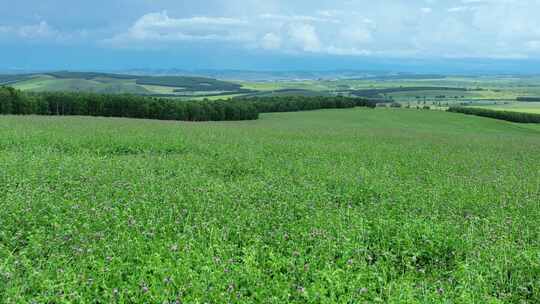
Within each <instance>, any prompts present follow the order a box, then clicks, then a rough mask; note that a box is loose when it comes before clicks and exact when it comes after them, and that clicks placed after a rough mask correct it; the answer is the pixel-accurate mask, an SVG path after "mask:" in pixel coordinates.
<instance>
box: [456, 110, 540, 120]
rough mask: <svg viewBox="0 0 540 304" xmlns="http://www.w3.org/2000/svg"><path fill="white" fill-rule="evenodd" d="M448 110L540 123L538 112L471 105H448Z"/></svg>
mask: <svg viewBox="0 0 540 304" xmlns="http://www.w3.org/2000/svg"><path fill="white" fill-rule="evenodd" d="M448 111H449V112H453V113H463V114H468V115H476V116H482V117H489V118H495V119H500V120H506V121H511V122H518V123H540V114H534V113H521V112H511V111H498V110H490V109H482V108H471V107H459V106H455V107H450V108H449V109H448Z"/></svg>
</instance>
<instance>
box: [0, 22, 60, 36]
mask: <svg viewBox="0 0 540 304" xmlns="http://www.w3.org/2000/svg"><path fill="white" fill-rule="evenodd" d="M0 34H1V35H3V36H8V38H9V37H11V38H16V39H23V40H44V39H49V40H60V39H66V38H68V36H67V35H65V34H62V33H60V32H59V31H58V30H56V29H54V28H52V27H51V26H49V24H48V23H47V22H46V21H41V22H39V23H37V24H29V25H21V26H0Z"/></svg>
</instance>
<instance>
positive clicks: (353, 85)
mask: <svg viewBox="0 0 540 304" xmlns="http://www.w3.org/2000/svg"><path fill="white" fill-rule="evenodd" d="M1 83H7V84H9V85H11V86H14V87H15V88H18V89H21V90H24V91H34V92H43V91H76V92H80V91H82V92H94V93H129V94H140V95H153V96H168V97H178V98H179V99H205V98H208V99H223V98H235V97H245V96H259V97H269V96H292V95H301V96H336V95H344V96H363V97H370V98H376V99H381V100H384V99H386V100H392V101H396V102H400V103H403V104H411V105H413V106H415V105H424V104H428V105H437V106H449V105H454V104H462V103H471V104H475V105H489V104H495V103H504V102H514V101H516V99H517V98H518V97H524V96H540V85H539V83H540V77H537V76H505V75H503V76H482V77H477V76H437V75H433V76H432V77H430V76H429V75H424V76H422V77H419V76H418V75H416V76H415V75H408V76H407V75H403V76H386V77H376V78H360V79H335V80H324V79H319V80H300V79H299V80H292V79H290V80H279V81H278V80H274V81H232V80H215V79H209V78H201V77H183V76H153V77H152V76H134V75H123V74H106V73H79V72H56V73H47V74H33V75H3V76H2V75H0V84H1ZM366 94H367V95H366Z"/></svg>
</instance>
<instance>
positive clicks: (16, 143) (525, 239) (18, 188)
mask: <svg viewBox="0 0 540 304" xmlns="http://www.w3.org/2000/svg"><path fill="white" fill-rule="evenodd" d="M539 202H540V128H539V127H538V125H519V124H513V123H509V122H505V121H499V120H494V119H488V118H481V117H475V116H467V115H462V114H456V113H446V112H442V111H418V110H408V109H364V108H362V109H360V108H357V109H345V110H321V111H311V112H298V113H280V114H263V115H261V119H260V120H256V121H245V122H219V123H216V122H214V123H186V122H169V121H150V120H135V119H116V118H90V117H36V116H26V117H24V116H1V117H0V227H1V229H0V299H1V300H0V302H2V303H378V302H380V303H418V302H423V303H538V302H540V242H539V239H540V226H539V225H538V223H539V222H540V206H539Z"/></svg>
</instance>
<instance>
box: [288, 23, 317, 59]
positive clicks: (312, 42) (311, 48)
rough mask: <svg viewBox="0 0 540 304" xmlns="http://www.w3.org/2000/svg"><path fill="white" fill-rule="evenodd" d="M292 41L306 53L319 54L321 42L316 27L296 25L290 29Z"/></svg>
mask: <svg viewBox="0 0 540 304" xmlns="http://www.w3.org/2000/svg"><path fill="white" fill-rule="evenodd" d="M289 37H290V38H291V41H292V42H293V43H294V44H295V45H297V46H298V47H299V48H300V49H302V50H303V51H306V52H319V51H320V50H321V41H320V39H319V36H318V35H317V32H316V30H315V27H314V26H312V25H309V24H296V25H293V26H291V28H290V29H289Z"/></svg>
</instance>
